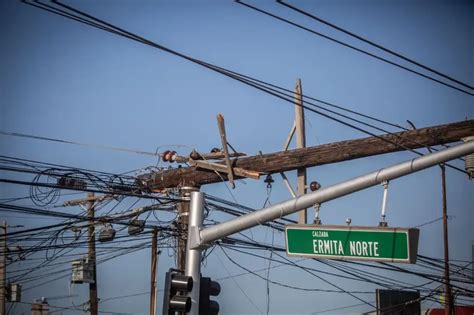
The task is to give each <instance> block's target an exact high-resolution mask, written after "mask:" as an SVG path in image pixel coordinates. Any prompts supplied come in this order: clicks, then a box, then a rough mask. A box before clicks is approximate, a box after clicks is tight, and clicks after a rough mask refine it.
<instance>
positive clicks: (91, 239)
mask: <svg viewBox="0 0 474 315" xmlns="http://www.w3.org/2000/svg"><path fill="white" fill-rule="evenodd" d="M87 198H88V199H91V200H90V201H88V202H87V217H88V219H89V228H88V235H87V237H88V254H89V262H90V263H91V264H92V279H93V282H92V283H89V303H90V307H91V309H90V310H91V315H98V313H99V306H98V299H97V263H96V252H95V201H94V193H93V192H92V193H87Z"/></svg>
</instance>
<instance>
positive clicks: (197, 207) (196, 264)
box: [185, 191, 204, 315]
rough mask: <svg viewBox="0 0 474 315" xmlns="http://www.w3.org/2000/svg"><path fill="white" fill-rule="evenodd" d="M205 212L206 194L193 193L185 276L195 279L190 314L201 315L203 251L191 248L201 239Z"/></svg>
mask: <svg viewBox="0 0 474 315" xmlns="http://www.w3.org/2000/svg"><path fill="white" fill-rule="evenodd" d="M203 212H204V193H202V192H196V191H193V192H191V202H190V206H189V225H188V243H187V247H186V268H185V275H186V276H188V277H192V278H193V289H192V290H191V292H189V293H188V296H189V297H190V298H191V310H190V311H189V313H188V314H191V315H199V287H200V282H201V249H200V248H196V249H192V248H191V243H192V242H193V241H195V238H196V237H199V230H200V229H201V227H202V222H203Z"/></svg>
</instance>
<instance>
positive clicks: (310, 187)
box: [309, 182, 321, 191]
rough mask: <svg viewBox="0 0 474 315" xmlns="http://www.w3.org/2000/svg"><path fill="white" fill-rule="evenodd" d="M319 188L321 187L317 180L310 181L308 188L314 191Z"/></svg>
mask: <svg viewBox="0 0 474 315" xmlns="http://www.w3.org/2000/svg"><path fill="white" fill-rule="evenodd" d="M319 188H321V184H320V183H318V182H311V183H310V184H309V189H310V190H311V191H316V190H318V189H319Z"/></svg>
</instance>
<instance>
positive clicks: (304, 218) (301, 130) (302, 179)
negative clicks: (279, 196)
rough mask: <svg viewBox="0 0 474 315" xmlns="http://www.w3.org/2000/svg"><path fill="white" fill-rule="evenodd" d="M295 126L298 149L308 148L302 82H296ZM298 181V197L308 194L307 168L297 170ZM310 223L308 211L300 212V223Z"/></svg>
mask: <svg viewBox="0 0 474 315" xmlns="http://www.w3.org/2000/svg"><path fill="white" fill-rule="evenodd" d="M295 126H296V148H297V149H303V148H306V135H305V124H304V107H303V91H302V88H301V80H300V79H298V80H297V81H296V87H295ZM296 172H297V173H296V174H297V175H296V176H297V181H298V196H302V195H304V194H306V167H300V168H298V169H297V170H296ZM307 222H308V211H307V210H306V209H303V210H301V211H300V212H298V223H299V224H306V223H307Z"/></svg>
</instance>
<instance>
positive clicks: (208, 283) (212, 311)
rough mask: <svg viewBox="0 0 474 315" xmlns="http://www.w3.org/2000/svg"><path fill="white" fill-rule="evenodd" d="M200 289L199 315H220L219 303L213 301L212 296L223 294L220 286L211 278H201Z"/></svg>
mask: <svg viewBox="0 0 474 315" xmlns="http://www.w3.org/2000/svg"><path fill="white" fill-rule="evenodd" d="M199 289H200V290H199V315H217V314H219V303H217V302H216V301H213V300H211V295H212V296H218V295H219V293H221V286H220V284H219V283H218V282H216V281H212V280H211V278H208V277H201V285H200V286H199Z"/></svg>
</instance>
